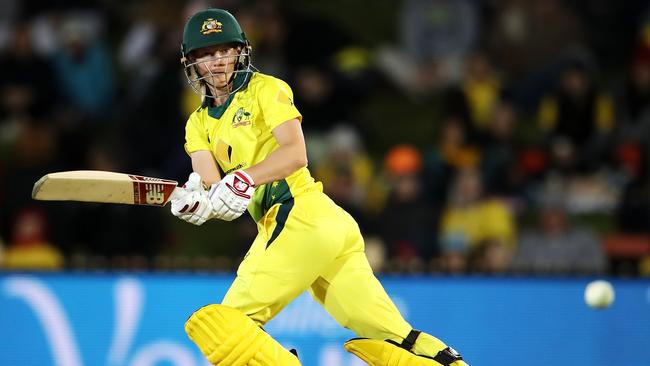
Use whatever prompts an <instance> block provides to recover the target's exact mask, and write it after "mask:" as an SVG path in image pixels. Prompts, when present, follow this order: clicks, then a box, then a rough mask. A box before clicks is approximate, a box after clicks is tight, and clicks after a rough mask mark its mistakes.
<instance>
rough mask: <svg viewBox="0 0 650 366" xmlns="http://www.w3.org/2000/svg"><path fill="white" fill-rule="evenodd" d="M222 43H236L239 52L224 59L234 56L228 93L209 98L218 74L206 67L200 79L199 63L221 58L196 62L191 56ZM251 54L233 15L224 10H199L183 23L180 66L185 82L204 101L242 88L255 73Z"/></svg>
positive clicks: (246, 40) (214, 89)
mask: <svg viewBox="0 0 650 366" xmlns="http://www.w3.org/2000/svg"><path fill="white" fill-rule="evenodd" d="M224 44H237V45H238V46H239V47H240V52H239V54H238V55H235V56H230V55H229V56H224V57H228V58H231V57H236V60H235V67H234V71H233V74H232V76H231V77H230V79H229V80H228V87H227V91H226V92H224V93H222V94H220V95H212V94H213V93H216V88H211V87H210V86H211V84H210V81H211V80H212V78H214V77H215V76H218V75H219V74H215V73H213V72H211V71H210V68H209V67H205V70H207V73H206V74H204V75H203V76H201V74H200V73H199V70H198V68H199V66H200V65H201V64H205V66H208V65H207V63H210V62H214V61H215V60H218V59H221V58H223V57H212V58H206V59H203V58H202V59H201V60H200V61H197V60H194V58H193V57H192V56H191V55H192V52H193V51H195V50H198V49H201V48H206V47H212V46H218V45H224ZM251 52H252V47H251V46H250V43H249V42H248V39H246V35H245V34H244V32H243V31H242V29H241V27H240V26H239V23H238V22H237V20H236V19H235V17H234V16H233V15H232V14H230V13H229V12H227V11H225V10H223V9H206V10H202V11H199V12H198V13H196V14H194V15H192V17H190V19H189V20H188V21H187V23H186V24H185V29H184V30H183V43H182V44H181V56H182V57H181V63H182V64H183V68H184V71H185V76H186V78H187V82H188V83H189V84H190V87H192V90H194V92H196V93H197V94H199V95H200V96H201V98H202V99H203V101H205V100H206V98H213V99H216V98H220V97H223V96H226V95H230V94H233V93H235V92H237V91H238V90H239V89H241V88H242V87H243V86H244V85H245V81H246V79H247V78H248V77H250V74H251V73H252V72H253V71H256V69H255V68H254V67H253V65H252V63H251Z"/></svg>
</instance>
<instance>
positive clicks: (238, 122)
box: [232, 107, 251, 128]
mask: <svg viewBox="0 0 650 366" xmlns="http://www.w3.org/2000/svg"><path fill="white" fill-rule="evenodd" d="M250 124H251V114H250V112H246V110H245V109H244V108H243V107H240V108H239V109H238V110H237V112H235V115H234V116H232V127H233V128H237V127H241V126H248V125H250Z"/></svg>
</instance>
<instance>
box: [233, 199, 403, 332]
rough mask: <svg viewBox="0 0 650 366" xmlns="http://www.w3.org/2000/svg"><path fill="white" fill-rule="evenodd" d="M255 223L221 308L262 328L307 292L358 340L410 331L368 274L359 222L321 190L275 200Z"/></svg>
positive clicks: (380, 286) (369, 273)
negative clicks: (241, 314) (279, 201)
mask: <svg viewBox="0 0 650 366" xmlns="http://www.w3.org/2000/svg"><path fill="white" fill-rule="evenodd" d="M257 226H258V230H259V233H258V235H257V237H256V238H255V241H254V242H253V244H252V246H251V248H250V250H249V252H248V253H247V254H246V257H245V258H244V260H243V261H242V263H241V264H240V266H239V269H238V270H237V277H236V278H235V280H234V282H233V283H232V285H231V287H230V289H229V290H228V292H227V293H226V295H225V297H224V299H223V302H222V303H223V304H224V305H227V306H231V307H234V308H236V309H239V310H241V311H242V312H244V313H245V314H246V315H248V316H249V317H251V319H253V320H254V321H255V322H256V323H258V324H259V325H260V326H263V325H264V324H266V322H267V321H269V320H270V319H272V318H273V317H274V316H275V315H277V314H278V313H279V312H280V311H281V310H282V309H283V308H284V307H285V306H286V305H287V304H289V303H290V302H291V301H292V300H293V299H295V298H296V297H297V296H298V295H300V294H301V293H302V292H303V291H304V290H309V292H310V293H311V295H312V296H313V298H314V299H315V300H316V301H317V302H319V303H320V304H321V305H323V306H324V307H325V309H326V310H327V312H329V313H330V315H332V317H333V318H334V319H335V320H336V321H337V322H338V323H339V324H341V325H342V326H344V327H346V328H349V329H351V330H352V331H353V332H355V333H356V334H357V335H358V336H360V337H366V338H373V339H393V340H396V341H400V342H401V340H402V339H403V338H404V337H406V335H407V334H408V333H409V332H410V331H411V329H412V327H411V325H409V324H408V323H407V322H406V321H405V320H404V319H403V318H402V316H401V314H400V313H399V311H398V310H397V308H396V307H395V305H394V304H393V302H392V301H391V300H390V298H389V297H388V295H387V294H386V292H385V290H384V288H383V287H382V285H381V284H380V283H379V281H378V280H377V278H375V276H374V274H373V273H372V269H371V268H370V265H369V264H368V260H367V259H366V256H365V253H364V243H363V238H362V236H361V233H360V231H359V226H358V225H357V223H356V222H355V221H354V219H353V218H352V216H350V214H348V213H347V212H345V211H344V210H343V209H342V208H340V207H339V206H337V205H336V204H335V203H334V202H333V201H332V200H331V199H330V198H329V197H327V196H326V195H325V194H324V193H322V192H317V191H313V192H309V193H306V194H303V195H300V196H298V197H294V198H293V200H292V201H288V202H285V203H283V204H277V205H275V206H273V207H271V209H269V211H268V212H267V213H266V214H265V215H264V217H262V218H261V219H260V220H259V222H258V223H257Z"/></svg>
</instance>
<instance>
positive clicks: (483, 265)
mask: <svg viewBox="0 0 650 366" xmlns="http://www.w3.org/2000/svg"><path fill="white" fill-rule="evenodd" d="M482 190H483V188H482V182H481V176H480V174H479V172H478V171H477V170H476V169H474V168H466V169H463V170H461V171H460V172H459V173H458V175H457V177H456V179H455V181H454V182H453V185H452V187H451V193H450V198H449V202H448V204H447V206H446V207H445V209H444V211H443V214H442V220H441V224H440V234H439V235H440V238H439V241H440V247H441V252H442V253H441V254H442V255H441V257H440V258H441V263H440V265H441V267H442V269H444V270H447V271H451V272H463V271H465V270H467V269H471V270H479V271H489V272H498V271H503V270H505V269H506V268H507V267H508V265H509V261H510V257H511V253H512V251H513V249H514V244H515V223H514V219H513V215H512V213H511V212H510V209H509V207H508V206H507V205H506V204H505V203H504V202H502V201H501V200H498V199H491V198H484V197H483V196H482Z"/></svg>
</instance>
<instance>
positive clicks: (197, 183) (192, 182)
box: [184, 172, 203, 191]
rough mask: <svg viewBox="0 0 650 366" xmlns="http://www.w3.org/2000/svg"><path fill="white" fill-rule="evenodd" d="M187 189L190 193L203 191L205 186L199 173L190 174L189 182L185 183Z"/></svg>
mask: <svg viewBox="0 0 650 366" xmlns="http://www.w3.org/2000/svg"><path fill="white" fill-rule="evenodd" d="M184 187H185V189H187V190H188V191H198V190H199V189H203V185H202V184H201V176H200V175H199V173H197V172H192V174H190V177H189V178H187V182H186V183H185V186H184Z"/></svg>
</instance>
